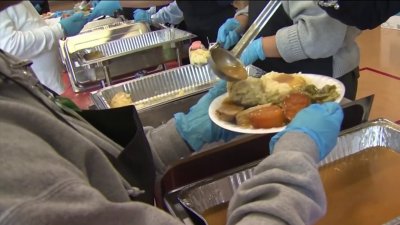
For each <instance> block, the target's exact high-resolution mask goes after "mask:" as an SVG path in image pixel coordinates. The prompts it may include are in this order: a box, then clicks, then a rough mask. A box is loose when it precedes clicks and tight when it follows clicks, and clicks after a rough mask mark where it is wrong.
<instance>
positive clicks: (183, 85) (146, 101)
mask: <svg viewBox="0 0 400 225" xmlns="http://www.w3.org/2000/svg"><path fill="white" fill-rule="evenodd" d="M247 70H248V72H249V74H251V75H253V76H260V75H262V74H264V73H265V72H264V71H263V70H261V69H259V68H257V67H254V66H248V67H247ZM217 80H218V78H217V77H216V76H215V75H214V74H213V73H212V72H211V71H210V69H209V67H208V66H201V67H198V66H193V65H186V66H181V67H177V68H174V69H170V70H166V71H162V72H159V73H155V74H152V75H148V76H144V77H141V78H138V79H134V80H130V81H127V82H123V83H119V84H116V85H112V86H110V87H106V88H103V89H101V90H98V91H94V92H92V93H91V98H92V100H93V102H94V104H95V105H96V107H97V108H98V109H109V108H111V107H110V104H109V103H110V102H111V99H112V98H113V97H114V95H115V94H116V93H118V92H125V93H129V94H130V95H131V98H132V102H133V104H134V105H135V107H136V108H137V110H138V111H139V112H140V111H142V110H144V109H148V108H151V107H155V106H157V105H160V104H166V103H169V102H171V101H175V100H178V99H181V98H184V97H187V96H190V95H195V94H197V93H199V92H204V91H205V90H207V89H209V88H210V87H212V86H213V84H214V83H215V82H216V81H217Z"/></svg>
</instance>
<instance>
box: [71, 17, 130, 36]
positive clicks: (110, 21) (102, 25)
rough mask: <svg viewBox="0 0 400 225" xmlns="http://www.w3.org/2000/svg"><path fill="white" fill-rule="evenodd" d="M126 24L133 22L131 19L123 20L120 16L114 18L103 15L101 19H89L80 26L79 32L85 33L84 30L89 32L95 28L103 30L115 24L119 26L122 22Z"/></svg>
mask: <svg viewBox="0 0 400 225" xmlns="http://www.w3.org/2000/svg"><path fill="white" fill-rule="evenodd" d="M124 23H125V24H128V23H133V21H130V20H128V21H124V20H123V19H122V18H121V17H118V18H114V17H105V18H103V19H98V20H94V21H91V22H89V23H87V24H85V26H84V27H83V28H82V30H81V32H79V33H80V34H82V33H86V32H91V31H95V30H105V29H108V28H110V27H115V26H120V25H122V24H124Z"/></svg>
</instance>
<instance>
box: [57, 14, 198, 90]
mask: <svg viewBox="0 0 400 225" xmlns="http://www.w3.org/2000/svg"><path fill="white" fill-rule="evenodd" d="M154 29H156V30H154V31H151V30H150V27H149V26H148V25H146V24H144V23H134V22H133V21H123V22H115V23H113V24H109V25H106V26H100V27H98V28H96V27H90V29H89V30H88V31H87V32H83V33H81V34H79V35H77V36H73V37H69V38H67V39H66V40H61V41H60V51H61V55H62V61H63V63H64V64H65V66H66V68H67V71H68V75H69V78H70V81H71V84H72V88H73V90H74V91H75V92H79V91H83V90H87V89H90V88H97V87H104V86H109V85H111V84H112V80H113V78H115V77H122V76H124V77H125V78H126V77H133V75H134V73H135V72H137V71H140V70H144V69H147V68H151V67H155V66H158V65H160V64H163V63H165V62H169V61H172V60H176V61H178V62H179V63H180V62H181V59H182V58H185V57H187V56H188V53H187V49H188V47H189V45H190V42H191V39H192V38H194V37H195V35H194V34H192V33H189V32H186V31H183V30H179V29H174V28H161V29H159V28H154ZM158 29H159V30H158Z"/></svg>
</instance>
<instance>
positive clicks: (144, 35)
mask: <svg viewBox="0 0 400 225" xmlns="http://www.w3.org/2000/svg"><path fill="white" fill-rule="evenodd" d="M140 24H141V23H135V26H136V27H129V29H130V30H131V31H130V32H126V33H125V34H123V38H122V37H121V35H112V36H111V37H109V38H108V40H107V41H106V42H103V43H100V42H99V41H101V42H102V41H103V40H99V39H96V42H97V43H98V44H96V45H94V46H92V44H91V43H90V44H89V45H88V46H90V51H98V52H101V53H102V57H99V58H96V59H93V60H83V61H81V63H82V64H81V66H87V65H90V64H97V63H99V62H102V61H106V60H110V59H113V58H117V57H121V56H124V55H129V54H132V53H136V52H141V51H144V50H147V49H151V48H156V47H158V46H162V45H164V44H166V43H176V42H180V41H183V40H187V39H191V38H193V37H194V35H193V34H192V33H189V32H186V31H183V30H179V29H175V28H168V29H162V30H157V31H152V32H148V30H147V31H146V32H145V30H146V29H145V28H144V27H146V26H143V25H142V26H140ZM127 29H128V28H127ZM88 34H91V33H88ZM114 37H115V38H114ZM110 38H111V39H110ZM87 50H88V49H87V48H85V49H83V50H82V51H87ZM78 54H79V53H78Z"/></svg>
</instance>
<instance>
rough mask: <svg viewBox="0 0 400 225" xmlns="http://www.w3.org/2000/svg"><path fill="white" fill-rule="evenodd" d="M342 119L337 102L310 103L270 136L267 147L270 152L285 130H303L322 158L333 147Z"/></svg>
mask: <svg viewBox="0 0 400 225" xmlns="http://www.w3.org/2000/svg"><path fill="white" fill-rule="evenodd" d="M342 120H343V110H342V108H341V107H340V105H339V104H338V103H336V102H327V103H324V104H312V105H310V106H308V107H307V108H305V109H303V110H301V111H300V112H298V113H297V115H296V116H295V117H294V118H293V120H292V121H291V122H290V123H289V124H288V125H287V127H286V129H285V130H283V131H281V132H279V133H277V134H276V135H274V136H273V137H272V139H271V141H270V143H269V149H270V150H271V152H272V151H273V149H274V146H275V143H276V142H277V141H278V140H279V138H280V137H281V136H282V135H284V134H285V133H286V132H291V131H296V132H303V133H305V134H307V135H308V136H309V137H310V138H311V139H312V140H313V141H314V142H315V144H316V145H317V147H318V150H319V158H320V160H322V159H323V158H324V157H325V156H326V155H328V153H329V152H330V151H331V150H332V149H333V147H335V145H336V142H337V137H338V135H339V132H340V125H341V124H342Z"/></svg>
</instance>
